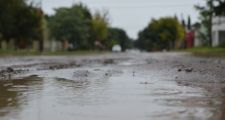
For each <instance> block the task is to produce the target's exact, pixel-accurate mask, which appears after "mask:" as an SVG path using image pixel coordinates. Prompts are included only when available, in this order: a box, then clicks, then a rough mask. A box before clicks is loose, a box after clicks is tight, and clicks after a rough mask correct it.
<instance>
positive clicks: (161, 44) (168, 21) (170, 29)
mask: <svg viewBox="0 0 225 120" xmlns="http://www.w3.org/2000/svg"><path fill="white" fill-rule="evenodd" d="M183 37H184V28H183V27H182V25H181V24H180V23H179V22H178V21H177V19H175V18H173V17H165V18H160V19H159V20H155V19H153V20H152V21H151V22H150V24H149V25H148V26H147V27H146V28H145V29H144V30H142V31H140V32H139V35H138V41H137V45H138V46H139V48H141V49H144V50H148V51H151V50H161V49H172V48H175V42H176V41H177V40H182V39H183Z"/></svg>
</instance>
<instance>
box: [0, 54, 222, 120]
mask: <svg viewBox="0 0 225 120" xmlns="http://www.w3.org/2000/svg"><path fill="white" fill-rule="evenodd" d="M0 70H1V71H0V120H224V116H223V115H224V114H225V113H224V110H225V103H224V95H225V74H224V73H225V60H224V59H219V58H201V57H194V56H192V55H190V54H189V53H175V52H174V53H166V52H165V53H140V52H127V53H111V54H103V55H91V56H33V57H2V58H0Z"/></svg>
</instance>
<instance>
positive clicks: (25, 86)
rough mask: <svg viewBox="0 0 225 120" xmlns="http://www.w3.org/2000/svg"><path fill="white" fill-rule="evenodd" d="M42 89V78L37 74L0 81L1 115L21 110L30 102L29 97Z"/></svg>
mask: <svg viewBox="0 0 225 120" xmlns="http://www.w3.org/2000/svg"><path fill="white" fill-rule="evenodd" d="M41 89H42V79H41V78H39V77H37V76H29V77H25V78H21V79H13V80H2V81H0V117H4V116H6V115H7V114H10V112H15V111H17V110H18V111H19V109H20V108H21V107H22V105H25V104H26V103H28V97H29V96H30V95H32V94H37V93H38V91H40V90H41Z"/></svg>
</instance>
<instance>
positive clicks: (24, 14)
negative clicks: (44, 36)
mask: <svg viewBox="0 0 225 120" xmlns="http://www.w3.org/2000/svg"><path fill="white" fill-rule="evenodd" d="M40 21H41V17H40V16H39V14H38V9H37V8H34V7H33V6H32V5H28V4H27V3H26V2H25V1H24V0H1V1H0V33H1V34H2V37H3V39H6V41H9V40H10V39H16V41H15V43H16V45H17V46H18V45H19V47H20V48H26V47H27V45H26V44H27V40H30V39H34V38H37V37H38V36H40V34H39V33H40V32H39V31H40V24H41V22H40ZM21 43H23V44H21Z"/></svg>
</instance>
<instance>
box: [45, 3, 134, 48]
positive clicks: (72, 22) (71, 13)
mask: <svg viewBox="0 0 225 120" xmlns="http://www.w3.org/2000/svg"><path fill="white" fill-rule="evenodd" d="M48 25H49V28H50V31H51V36H52V38H54V39H56V40H59V41H68V42H69V44H70V49H71V50H77V49H79V50H94V49H100V50H111V48H112V46H113V45H115V44H120V45H121V47H122V50H123V51H125V50H126V49H127V48H128V47H129V45H127V44H129V43H130V42H129V41H130V39H129V37H128V36H127V34H126V32H125V31H124V30H122V29H119V28H112V27H110V23H109V17H108V12H107V11H102V12H100V11H97V12H96V13H94V14H93V15H92V14H91V12H90V10H89V9H88V7H87V6H85V5H83V4H81V3H80V4H75V5H73V6H72V7H70V8H58V9H56V14H54V15H52V16H49V17H48Z"/></svg>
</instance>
